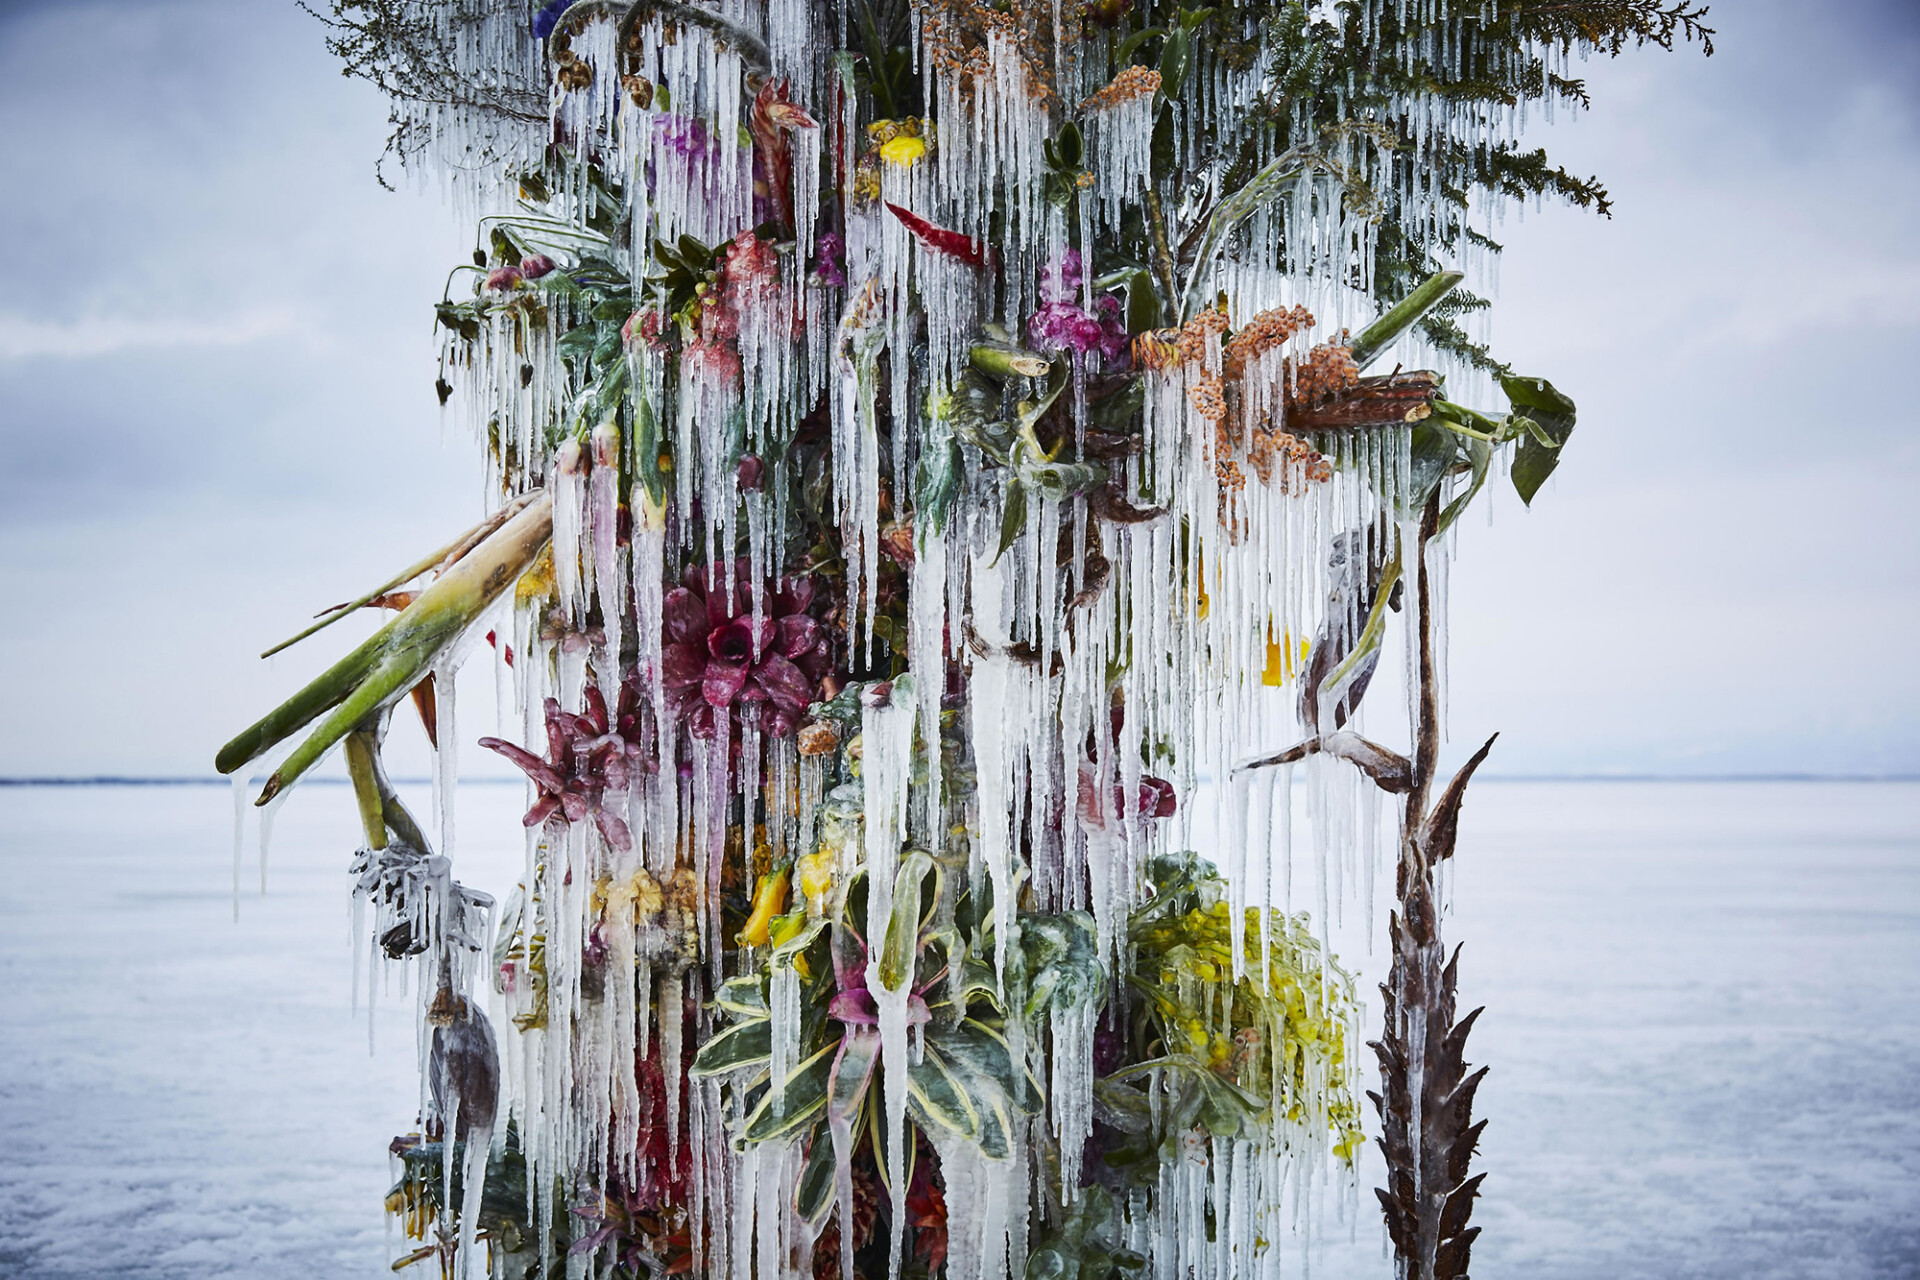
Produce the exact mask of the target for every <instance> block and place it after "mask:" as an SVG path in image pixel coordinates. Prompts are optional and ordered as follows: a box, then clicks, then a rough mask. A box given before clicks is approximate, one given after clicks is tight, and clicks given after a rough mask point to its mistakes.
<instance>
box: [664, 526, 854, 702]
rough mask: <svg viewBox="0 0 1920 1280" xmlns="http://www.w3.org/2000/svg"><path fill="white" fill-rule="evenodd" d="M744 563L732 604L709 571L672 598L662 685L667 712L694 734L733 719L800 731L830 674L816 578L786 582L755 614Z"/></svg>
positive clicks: (695, 575) (692, 574)
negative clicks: (816, 609) (818, 614)
mask: <svg viewBox="0 0 1920 1280" xmlns="http://www.w3.org/2000/svg"><path fill="white" fill-rule="evenodd" d="M747 574H748V569H747V562H746V561H745V560H741V561H738V562H736V563H735V565H734V570H733V593H732V596H733V599H732V602H731V606H730V605H729V602H728V599H727V593H726V591H725V589H724V587H725V584H724V583H722V582H720V581H719V580H718V579H719V575H718V574H716V573H714V572H713V571H712V570H711V569H689V570H688V571H687V575H686V578H685V582H686V585H685V586H682V587H676V588H675V589H674V590H672V591H670V592H668V593H667V598H666V605H665V611H664V612H665V617H664V623H665V631H666V636H665V639H666V647H665V649H664V650H663V651H662V653H661V663H660V667H661V681H662V683H663V684H664V686H665V688H666V698H667V708H668V710H669V711H670V712H671V713H672V714H674V715H676V716H678V717H680V718H681V719H683V720H684V721H686V723H687V725H688V726H689V728H690V730H691V731H692V733H693V735H694V736H695V737H698V738H710V737H712V736H714V735H715V734H716V733H718V732H721V731H723V730H726V729H727V728H728V726H729V719H728V717H730V716H737V717H741V718H742V719H743V720H746V721H748V722H752V723H757V724H758V725H759V727H760V728H761V729H763V730H764V731H766V732H768V733H771V734H775V735H778V736H781V737H786V736H789V735H791V734H793V733H794V732H796V731H797V730H798V728H799V725H800V717H801V715H802V713H804V712H805V711H806V709H807V704H809V703H811V702H813V701H814V700H815V697H816V693H817V690H818V689H819V683H820V680H821V679H822V677H824V676H826V675H828V674H829V673H830V672H831V671H832V669H833V648H832V644H831V642H830V641H829V639H828V636H827V631H826V628H825V627H823V626H822V625H821V624H820V622H819V620H818V619H817V618H815V617H814V616H813V615H812V612H811V610H812V609H813V608H814V606H815V605H816V603H824V601H823V600H816V593H815V591H814V585H813V579H812V578H806V577H801V578H788V579H784V580H781V581H777V582H775V583H773V584H771V586H772V590H770V591H769V592H768V600H767V614H766V616H765V617H763V618H761V619H760V621H759V623H758V624H757V625H756V624H755V622H754V620H753V616H752V600H751V592H750V590H749V587H748V582H747Z"/></svg>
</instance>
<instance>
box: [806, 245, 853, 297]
mask: <svg viewBox="0 0 1920 1280" xmlns="http://www.w3.org/2000/svg"><path fill="white" fill-rule="evenodd" d="M844 256H845V251H844V250H843V249H842V248H841V245H840V236H839V234H838V233H836V232H832V231H828V232H826V233H825V234H823V235H822V236H821V237H820V238H819V239H818V240H815V241H814V242H813V274H814V275H816V276H818V277H819V279H820V283H821V284H825V285H832V286H833V287H834V288H836V289H837V288H839V287H841V286H842V285H844V284H846V282H847V269H846V266H845V264H844V263H843V261H842V258H843V257H844Z"/></svg>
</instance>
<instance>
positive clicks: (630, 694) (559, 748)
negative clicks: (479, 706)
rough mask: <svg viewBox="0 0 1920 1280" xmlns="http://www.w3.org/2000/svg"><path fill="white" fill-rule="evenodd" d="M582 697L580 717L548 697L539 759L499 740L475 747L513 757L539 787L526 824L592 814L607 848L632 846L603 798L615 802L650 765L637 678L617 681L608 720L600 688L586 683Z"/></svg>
mask: <svg viewBox="0 0 1920 1280" xmlns="http://www.w3.org/2000/svg"><path fill="white" fill-rule="evenodd" d="M585 698H586V705H585V707H584V708H583V710H582V712H581V714H579V715H573V714H570V713H568V712H565V711H562V710H561V709H560V703H559V701H558V700H557V699H554V698H548V699H547V702H546V716H547V758H546V759H544V760H542V759H541V758H540V757H539V756H536V755H534V754H533V753H532V752H531V751H527V750H525V749H523V748H521V747H516V746H515V745H513V743H511V742H506V741H503V740H502V739H499V738H482V739H480V745H481V746H483V747H485V748H487V749H488V750H489V751H497V752H499V753H500V754H501V755H503V756H505V757H506V758H507V759H509V760H511V761H513V763H514V764H516V765H518V766H520V770H521V772H523V773H525V774H526V775H527V777H529V778H531V779H532V780H533V782H534V784H535V785H536V786H537V787H539V789H540V798H539V799H537V800H535V801H534V804H533V807H532V808H531V809H529V810H527V815H526V817H525V818H524V819H523V821H524V822H525V824H526V825H527V826H529V827H537V826H540V825H541V824H542V823H544V822H547V821H548V820H550V819H553V818H559V819H561V820H563V821H565V822H566V823H567V824H569V825H571V824H573V823H575V822H579V821H581V820H582V819H583V818H586V817H588V816H589V815H591V816H592V818H593V820H594V824H595V825H596V826H598V827H599V828H600V834H601V835H602V836H604V837H606V841H607V844H608V845H609V846H610V847H612V848H615V849H631V848H632V847H633V833H632V832H631V831H630V830H628V828H627V823H626V820H625V819H624V818H622V817H621V816H620V814H619V813H618V812H617V810H616V809H615V808H610V807H609V805H608V802H609V801H612V802H614V804H616V805H617V804H618V802H619V800H620V798H621V797H622V796H623V795H624V794H625V792H626V789H627V782H628V780H629V778H631V776H632V775H633V773H634V771H636V770H644V771H648V772H650V771H651V770H652V769H653V768H654V767H655V766H654V764H653V762H652V761H651V760H650V759H649V758H648V756H647V749H646V747H645V745H644V740H645V736H646V734H645V726H644V724H643V723H642V717H641V700H640V681H639V679H638V677H635V676H629V677H627V679H626V681H625V682H623V683H622V684H621V686H620V704H619V707H618V709H617V713H616V715H615V716H614V717H612V718H611V719H610V718H609V717H608V715H607V702H606V699H605V698H603V697H601V696H600V690H599V689H597V688H595V687H594V686H593V685H588V686H587V690H586V694H585Z"/></svg>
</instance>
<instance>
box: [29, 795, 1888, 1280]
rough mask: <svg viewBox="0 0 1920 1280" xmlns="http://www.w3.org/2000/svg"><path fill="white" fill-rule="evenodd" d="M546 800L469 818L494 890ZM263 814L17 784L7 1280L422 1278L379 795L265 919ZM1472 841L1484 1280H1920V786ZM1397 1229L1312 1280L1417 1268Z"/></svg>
mask: <svg viewBox="0 0 1920 1280" xmlns="http://www.w3.org/2000/svg"><path fill="white" fill-rule="evenodd" d="M519 803H520V792H519V790H518V788H516V787H509V786H490V787H470V788H467V789H464V790H463V792H462V795H461V811H460V822H459V826H460V831H461V834H462V846H461V849H460V853H459V857H460V860H461V861H462V863H463V864H464V865H465V866H466V868H467V870H466V871H465V872H464V873H463V878H465V879H468V880H469V882H471V883H474V884H477V885H478V886H480V887H482V888H486V889H489V890H492V891H496V892H498V891H500V890H502V889H504V888H506V887H508V886H509V885H510V884H511V883H512V880H513V878H514V874H515V872H514V869H515V868H516V867H517V866H518V860H519V841H518V824H517V821H516V818H517V811H518V808H519ZM231 822H232V817H231V806H230V801H229V798H228V795H227V793H226V792H224V791H222V790H219V789H216V788H207V787H178V788H156V787H146V788H131V787H101V788H5V789H0V984H4V995H3V996H0V1275H4V1276H8V1277H29V1278H33V1280H39V1278H42V1277H79V1276H87V1277H94V1276H116V1277H118V1276H125V1277H147V1276H153V1277H175V1276H178V1277H189V1276H191V1277H195V1278H196V1280H199V1278H201V1277H211V1276H246V1277H276V1276H296V1275H297V1276H300V1277H302V1278H303V1280H329V1278H331V1277H349V1276H353V1277H372V1276H377V1275H381V1274H386V1266H385V1257H386V1254H385V1246H384V1243H383V1235H384V1230H385V1228H384V1224H383V1222H382V1214H381V1211H380V1198H381V1195H382V1194H383V1192H384V1191H385V1189H386V1187H387V1185H388V1171H387V1166H386V1156H385V1154H384V1151H385V1146H386V1142H387V1140H388V1139H389V1138H390V1137H391V1136H392V1135H393V1134H395V1133H398V1132H402V1131H404V1130H406V1129H407V1128H408V1127H409V1124H410V1121H411V1119H412V1117H413V1114H414V1109H415V1105H416V1102H415V1088H416V1086H415V1082H414V1044H413V1036H412V1032H411V1029H410V1026H409V1023H408V1021H407V1019H406V1017H405V1015H404V1012H403V1010H402V1009H401V1007H400V1004H399V1002H398V1001H397V1000H395V1001H393V1002H391V1003H389V1004H387V1005H384V1006H382V1007H381V1008H380V1010H379V1011H378V1012H377V1013H376V1015H375V1017H374V1020H373V1022H374V1031H375V1043H374V1049H373V1053H372V1055H371V1056H369V1054H368V1049H367V1017H366V1013H365V1010H364V1009H363V1010H362V1011H361V1012H360V1013H359V1014H357V1015H356V1014H355V1013H353V1012H352V1011H351V1010H350V1008H349V1004H348V1001H349V984H350V977H351V973H352V960H351V956H350V953H349V950H348V946H347V930H348V910H347V902H348V898H347V882H346V876H345V865H346V861H347V855H348V852H349V850H350V849H351V847H352V844H353V840H354V818H353V811H352V803H351V800H350V797H349V795H348V793H347V792H346V791H345V790H343V789H340V788H334V787H319V786H316V787H309V788H305V789H303V790H302V791H300V792H297V793H296V794H295V795H294V796H293V798H292V799H291V801H290V802H289V803H288V805H287V806H286V807H285V808H284V809H283V810H282V811H281V813H280V815H279V819H278V821H277V823H276V825H275V833H274V839H273V846H272V854H271V866H270V867H269V872H268V875H269V892H268V894H267V895H266V896H265V897H262V896H260V894H259V881H258V874H257V871H256V869H255V867H254V865H253V862H252V854H251V851H250V852H249V859H248V864H247V867H246V869H245V874H244V877H243V886H242V887H243V892H242V895H241V898H240V904H239V905H240V918H239V921H238V923H237V924H236V923H235V922H234V921H233V919H232V910H233V899H232V890H231V880H230V877H231V863H230V849H231V844H230V841H231V836H230V831H231ZM1461 849H1462V851H1463V852H1462V855H1461V858H1460V864H1459V867H1458V869H1457V871H1456V873H1455V880H1454V882H1453V893H1454V902H1455V909H1454V912H1453V914H1452V916H1451V918H1450V919H1449V920H1448V922H1447V925H1446V929H1447V933H1448V936H1449V937H1451V938H1453V939H1457V940H1463V941H1465V943H1466V944H1467V945H1466V951H1465V953H1464V955H1463V957H1462V959H1461V971H1462V987H1463V991H1462V997H1463V1000H1464V1001H1465V1002H1466V1003H1467V1006H1468V1007H1471V1005H1473V1004H1479V1003H1484V1004H1486V1005H1487V1006H1488V1011H1487V1013H1486V1015H1485V1016H1484V1017H1483V1018H1482V1019H1481V1021H1480V1024H1479V1026H1478V1028H1477V1029H1476V1031H1475V1032H1474V1038H1473V1041H1472V1042H1471V1051H1470V1053H1469V1056H1470V1057H1471V1058H1472V1059H1473V1060H1475V1061H1477V1062H1485V1063H1489V1064H1491V1065H1492V1067H1493V1072H1492V1074H1491V1075H1490V1076H1489V1077H1488V1078H1487V1083H1486V1085H1485V1087H1484V1088H1483V1089H1482V1091H1481V1094H1480V1114H1481V1115H1483V1116H1485V1117H1486V1118H1487V1119H1488V1120H1489V1121H1490V1124H1489V1125H1488V1128H1487V1131H1486V1135H1485V1139H1484V1142H1483V1157H1482V1161H1481V1163H1480V1166H1479V1167H1481V1168H1484V1169H1486V1170H1488V1171H1489V1176H1488V1178H1487V1181H1486V1183H1485V1187H1484V1192H1485V1194H1484V1197H1483V1199H1482V1201H1481V1204H1480V1208H1479V1210H1478V1212H1477V1214H1476V1220H1477V1221H1478V1222H1480V1223H1481V1224H1482V1226H1483V1227H1484V1228H1485V1234H1484V1235H1483V1236H1482V1237H1481V1242H1480V1244H1479V1246H1478V1247H1477V1248H1476V1251H1475V1257H1474V1262H1475V1265H1474V1274H1475V1276H1476V1277H1479V1278H1480V1280H1502V1278H1503V1277H1511V1278H1514V1280H1519V1278H1520V1277H1526V1278H1528V1280H1554V1278H1559V1277H1609V1278H1612V1277H1639V1276H1648V1277H1719V1276H1726V1277H1735V1276H1737V1277H1742V1278H1751V1277H1789V1276H1791V1277H1796V1278H1798V1277H1823V1276H1833V1277H1843V1276H1844V1277H1863V1276H1910V1275H1920V985H1917V984H1916V981H1915V979H1916V977H1917V976H1920V785H1913V784H1813V783H1791V784H1757V783H1739V784H1734V783H1708V784H1680V783H1587V784H1558V783H1556V784H1547V783H1477V784H1475V791H1474V792H1473V793H1472V794H1471V796H1470V798H1469V800H1468V803H1467V807H1466V814H1465V822H1464V830H1463V834H1462V837H1461ZM1346 958H1347V959H1348V961H1349V962H1350V964H1353V965H1357V967H1359V968H1360V969H1361V971H1362V979H1363V985H1364V986H1365V987H1366V989H1368V990H1371V988H1372V984H1373V983H1374V982H1375V981H1376V980H1377V978H1378V969H1379V960H1380V958H1379V956H1378V955H1377V954H1376V955H1375V956H1374V957H1371V958H1369V957H1366V956H1364V955H1355V954H1349V955H1348V956H1347V957H1346ZM1374 1010H1375V1014H1374V1016H1377V1001H1376V1002H1375V1004H1374ZM1364 1194H1366V1193H1365V1192H1364V1191H1363V1195H1364ZM1369 1198H1370V1197H1369ZM1377 1221H1378V1219H1377V1217H1376V1216H1375V1215H1373V1214H1372V1213H1371V1212H1370V1211H1367V1210H1366V1209H1365V1207H1364V1205H1363V1206H1362V1211H1361V1213H1360V1216H1359V1220H1358V1221H1357V1223H1355V1224H1354V1225H1353V1226H1352V1228H1351V1231H1350V1233H1349V1231H1348V1229H1346V1228H1342V1229H1341V1230H1340V1231H1339V1232H1338V1237H1339V1238H1337V1239H1335V1240H1332V1241H1330V1242H1325V1243H1323V1245H1322V1247H1321V1248H1319V1249H1317V1250H1316V1251H1315V1255H1314V1256H1313V1257H1312V1259H1311V1262H1312V1269H1311V1270H1312V1274H1313V1275H1315V1276H1319V1277H1323V1278H1333V1277H1347V1276H1354V1277H1359V1276H1380V1277H1384V1276H1387V1275H1389V1274H1391V1269H1390V1267H1389V1266H1388V1265H1387V1264H1386V1263H1385V1262H1384V1261H1383V1259H1382V1254H1381V1244H1380V1232H1379V1228H1378V1226H1377Z"/></svg>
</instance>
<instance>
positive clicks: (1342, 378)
mask: <svg viewBox="0 0 1920 1280" xmlns="http://www.w3.org/2000/svg"><path fill="white" fill-rule="evenodd" d="M1341 336H1342V337H1345V336H1346V335H1344V334H1342V335H1341ZM1359 381H1360V366H1359V365H1357V364H1355V363H1354V362H1353V348H1351V347H1345V346H1341V345H1339V344H1337V343H1331V342H1323V343H1321V344H1320V345H1319V346H1317V347H1315V348H1314V349H1313V350H1312V351H1310V352H1308V353H1307V358H1306V360H1305V361H1304V362H1302V363H1301V365H1300V367H1299V368H1298V369H1297V370H1295V371H1294V376H1293V391H1294V395H1295V396H1296V397H1297V398H1298V399H1301V400H1304V401H1306V402H1308V403H1309V404H1313V403H1320V402H1324V401H1327V400H1331V399H1333V398H1334V397H1336V396H1338V395H1340V394H1342V393H1343V392H1346V391H1350V390H1352V389H1353V388H1354V387H1355V386H1356V385H1358V383H1359Z"/></svg>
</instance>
